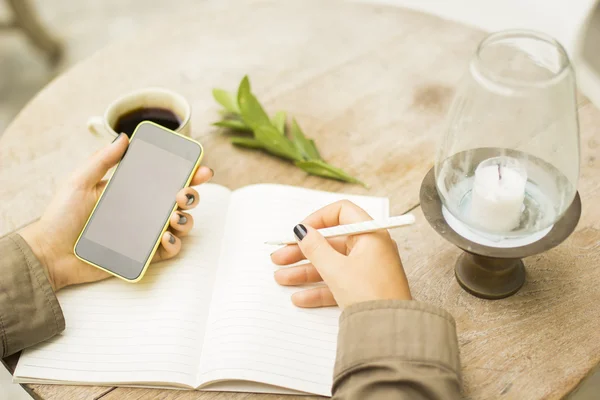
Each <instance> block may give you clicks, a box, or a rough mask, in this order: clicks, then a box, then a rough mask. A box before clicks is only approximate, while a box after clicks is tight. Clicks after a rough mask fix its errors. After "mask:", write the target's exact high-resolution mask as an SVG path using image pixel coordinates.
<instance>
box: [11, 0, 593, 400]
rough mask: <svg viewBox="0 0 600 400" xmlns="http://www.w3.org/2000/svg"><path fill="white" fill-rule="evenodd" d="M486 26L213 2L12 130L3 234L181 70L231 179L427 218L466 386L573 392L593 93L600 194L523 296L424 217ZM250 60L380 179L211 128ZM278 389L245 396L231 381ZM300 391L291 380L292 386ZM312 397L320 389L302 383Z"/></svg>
mask: <svg viewBox="0 0 600 400" xmlns="http://www.w3.org/2000/svg"><path fill="white" fill-rule="evenodd" d="M483 36H484V34H483V33H482V32H479V31H476V30H473V29H471V28H468V27H465V26H462V25H459V24H456V23H453V22H448V21H443V20H441V19H438V18H436V17H432V16H428V15H424V14H420V13H416V12H412V11H407V10H403V9H398V8H391V7H386V6H377V5H367V4H354V3H348V2H344V3H341V2H336V1H318V0H317V1H304V0H303V1H296V2H290V1H252V2H242V1H238V2H233V3H231V2H199V3H198V4H197V6H196V7H195V8H194V9H192V10H179V11H173V13H172V14H169V15H166V16H165V19H164V23H163V25H161V26H152V27H149V29H148V30H147V32H146V33H145V34H143V35H140V36H138V37H135V38H132V39H129V40H124V41H122V42H119V43H116V44H114V45H113V46H111V47H109V48H107V49H105V50H103V51H101V52H99V53H97V54H96V55H94V56H93V57H91V58H90V59H88V60H86V61H84V62H82V63H80V64H79V65H77V66H75V67H74V68H73V69H71V70H69V71H67V72H66V73H65V74H64V75H62V76H61V77H59V78H58V79H56V80H55V81H54V82H52V83H51V84H49V85H48V86H47V87H46V88H45V89H44V90H42V91H41V92H40V93H39V95H38V96H37V97H36V98H35V99H33V100H32V101H31V102H30V103H29V104H28V105H27V107H25V109H24V110H23V111H22V112H21V113H20V114H19V115H18V116H17V118H16V119H15V120H14V122H13V123H12V124H11V125H10V127H9V128H8V129H7V131H6V132H5V133H4V135H3V136H2V137H1V140H0V182H1V184H0V235H1V234H6V233H9V232H11V231H13V230H15V229H18V228H19V227H21V226H23V225H26V224H28V223H30V222H31V221H33V220H35V219H36V218H38V217H39V216H40V215H41V213H42V211H43V209H44V207H45V206H46V204H47V203H48V201H49V199H50V198H51V196H52V194H53V192H54V191H55V189H56V187H57V184H58V183H59V182H60V181H61V180H62V179H63V178H64V177H65V175H66V174H68V173H69V172H70V171H71V170H72V169H73V168H74V167H76V166H77V165H78V164H80V163H81V162H82V161H83V160H84V159H85V158H86V157H87V156H88V155H89V154H90V153H91V152H93V151H94V150H95V149H97V148H99V147H101V146H102V145H104V144H106V143H107V142H108V141H109V139H107V138H105V139H98V138H96V137H94V136H92V135H91V134H89V133H88V132H87V130H86V121H87V119H88V117H89V116H92V115H99V114H101V113H102V112H103V111H104V109H105V107H106V106H107V105H108V104H109V102H110V101H111V100H113V99H114V98H116V97H117V96H119V95H120V94H122V93H124V92H127V91H130V90H133V89H136V88H141V87H144V86H150V85H152V86H165V87H168V88H171V89H174V90H176V91H178V92H181V93H182V94H183V95H185V96H186V97H187V98H188V99H189V100H190V102H191V103H192V108H193V118H192V131H193V137H194V138H196V139H198V140H200V141H201V142H202V143H203V144H204V146H205V149H206V157H205V164H207V165H209V166H211V167H212V168H214V170H215V172H216V175H215V179H214V180H215V182H217V183H220V184H224V185H226V186H229V187H231V188H237V187H240V186H243V185H247V184H251V183H257V182H278V183H285V184H290V185H300V186H305V187H311V188H316V189H322V190H331V191H344V192H348V193H361V194H368V195H381V196H388V197H389V198H390V200H391V205H392V210H391V211H392V213H393V214H401V213H404V212H406V211H408V210H413V212H414V213H415V215H416V216H417V223H416V224H415V225H414V226H412V227H410V228H408V229H402V230H397V231H394V237H395V239H396V240H397V242H398V244H399V246H400V250H401V253H402V257H403V260H404V264H405V268H406V271H407V274H408V277H409V280H410V283H411V287H412V290H413V294H414V296H415V298H417V299H419V300H422V301H427V302H431V303H433V304H436V305H438V306H441V307H444V308H446V309H447V310H448V311H450V312H451V313H452V314H453V315H454V317H455V318H456V322H457V327H458V334H459V341H460V346H461V357H462V364H463V374H464V391H465V394H466V395H467V396H468V397H470V398H474V399H492V398H499V397H502V398H514V399H525V398H527V399H538V398H544V399H558V398H561V397H562V396H563V395H565V394H566V393H568V392H569V391H570V390H571V389H572V388H573V387H575V386H576V385H577V383H578V382H579V381H580V380H581V379H582V378H583V377H584V376H585V375H586V374H588V373H589V371H590V370H591V369H592V368H593V367H594V366H596V365H597V364H598V362H599V361H600V340H599V336H598V335H599V333H598V332H600V311H599V307H598V304H600V290H599V289H598V287H599V286H600V268H598V262H599V261H600V205H599V204H598V202H597V201H594V199H596V198H597V197H598V196H599V195H600V191H599V182H600V178H598V175H597V171H598V162H599V161H598V160H597V159H596V156H597V154H598V148H599V144H600V134H599V132H598V130H599V129H600V128H599V127H600V113H599V112H598V111H597V110H596V109H595V108H594V107H593V106H592V105H591V104H590V103H589V102H588V101H587V100H586V99H585V98H582V97H581V98H579V112H580V119H581V121H580V122H581V139H582V140H581V144H582V170H581V181H580V184H579V191H580V193H581V196H582V199H583V204H584V209H583V215H582V217H581V222H580V223H579V227H578V229H577V230H576V232H575V233H574V234H573V235H572V236H571V237H570V238H569V239H568V240H567V241H566V242H565V243H563V244H562V245H561V246H559V247H558V248H556V249H553V250H552V251H549V252H547V253H545V254H542V255H539V256H536V257H532V258H530V259H527V260H526V265H527V274H528V276H527V282H526V283H525V286H524V287H523V288H522V289H521V291H520V292H519V293H517V294H516V295H515V296H513V297H510V298H508V299H505V300H500V301H486V300H481V299H478V298H475V297H473V296H470V295H468V294H467V293H465V292H464V291H463V290H461V289H460V288H459V286H458V284H457V283H456V281H455V279H454V269H453V267H454V261H455V259H456V256H457V254H458V252H459V250H458V249H457V248H455V247H454V246H452V245H451V244H449V243H447V242H445V241H444V240H443V239H442V238H440V237H439V236H438V235H437V234H436V233H435V232H434V231H433V230H432V229H431V228H430V227H429V225H428V224H427V222H426V221H425V220H424V218H423V215H422V213H421V211H420V208H419V202H418V196H419V186H420V184H421V180H422V179H423V177H424V176H425V173H426V172H427V170H428V169H429V168H430V167H431V165H432V162H433V159H434V154H435V150H436V147H437V139H438V138H439V137H440V135H441V132H442V130H443V121H444V115H445V113H446V111H447V107H448V104H449V102H450V100H451V98H452V94H453V90H454V88H455V87H456V85H457V82H458V80H459V78H460V77H461V75H462V74H463V72H464V71H465V67H466V63H467V62H468V60H469V57H470V56H471V54H472V52H473V51H474V48H475V46H476V44H477V43H478V41H479V40H481V38H482V37H483ZM244 74H249V75H250V77H251V78H252V83H253V87H254V89H255V91H256V93H257V94H258V97H259V99H261V100H262V101H263V103H264V104H265V106H266V107H267V109H268V110H269V111H270V112H274V111H276V110H280V109H282V110H287V111H289V112H290V113H291V114H293V115H295V116H296V118H298V120H299V121H300V122H301V124H302V126H303V128H304V130H305V131H306V132H307V133H308V134H309V136H311V137H313V138H314V139H316V142H317V144H318V146H319V149H320V150H321V152H322V154H323V156H324V157H325V159H327V160H328V161H330V162H331V163H333V164H335V165H338V166H341V167H343V168H345V169H347V170H348V171H349V172H350V173H351V174H354V175H356V176H358V177H359V178H360V179H362V180H363V181H365V182H367V183H369V184H370V185H371V189H369V190H367V189H364V188H362V187H360V186H357V185H348V184H342V183H337V182H333V181H329V180H325V179H320V178H316V177H307V176H306V174H305V173H304V172H302V171H300V170H298V169H297V168H295V167H293V166H291V165H289V164H286V163H284V162H282V161H280V160H278V159H274V158H272V157H270V156H267V155H264V154H260V153H257V152H253V151H247V150H243V149H238V148H233V147H232V146H231V145H230V144H229V143H228V140H227V138H226V137H224V135H223V134H222V133H220V132H219V131H218V130H216V129H214V128H212V127H211V125H210V123H211V122H213V121H215V120H217V118H218V114H217V110H218V107H217V106H216V105H215V103H214V101H213V100H212V98H211V89H212V88H214V87H222V88H231V89H234V88H235V87H236V85H237V83H238V82H239V80H240V78H241V77H242V76H243V75H244ZM30 389H32V390H33V391H34V393H36V394H37V395H38V396H39V397H40V398H43V399H67V398H90V399H91V398H98V397H101V398H102V399H103V400H113V399H128V398H136V399H142V398H144V399H145V398H159V397H160V398H169V399H196V398H202V399H208V398H217V397H218V398H222V397H219V396H218V395H216V394H214V393H203V392H179V391H177V392H176V391H171V392H168V393H167V392H160V391H158V390H150V389H132V388H117V389H112V388H107V387H75V386H50V385H30ZM242 397H243V398H252V399H255V398H274V397H278V396H268V395H251V396H248V397H246V395H239V396H238V395H234V394H228V395H227V397H226V398H242ZM282 398H285V399H288V398H290V397H283V396H282ZM299 398H302V399H305V398H306V397H299Z"/></svg>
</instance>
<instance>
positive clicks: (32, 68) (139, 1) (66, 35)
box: [0, 0, 597, 134]
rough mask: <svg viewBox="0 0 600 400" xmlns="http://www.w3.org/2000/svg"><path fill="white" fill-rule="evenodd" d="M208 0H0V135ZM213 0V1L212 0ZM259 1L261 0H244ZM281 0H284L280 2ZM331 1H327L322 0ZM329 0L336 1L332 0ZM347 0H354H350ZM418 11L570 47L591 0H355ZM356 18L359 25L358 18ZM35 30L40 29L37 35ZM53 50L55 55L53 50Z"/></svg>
mask: <svg viewBox="0 0 600 400" xmlns="http://www.w3.org/2000/svg"><path fill="white" fill-rule="evenodd" d="M200 1H211V0H177V1H165V0H155V1H148V0H102V1H96V0H77V1H73V0H0V21H2V22H0V24H1V25H0V26H1V27H2V28H3V29H0V76H1V79H0V134H2V132H3V131H4V130H5V129H6V127H7V125H8V124H9V123H10V121H11V120H12V118H13V117H14V116H15V115H16V114H17V113H18V112H19V110H20V109H21V108H22V107H23V106H24V105H25V104H26V103H27V102H28V101H29V100H30V99H31V98H32V97H33V96H35V94H36V93H37V92H38V91H39V90H41V89H42V88H43V87H44V86H45V85H46V84H47V83H48V82H50V81H51V80H52V79H53V78H54V77H55V76H57V75H58V74H60V73H61V72H62V71H64V70H65V69H67V68H69V67H70V66H72V65H73V64H75V63H77V62H78V61H80V60H82V59H84V58H86V57H88V56H89V55H91V54H92V53H94V52H96V51H97V50H99V49H101V48H102V47H104V46H106V45H108V44H109V43H111V42H113V41H116V40H119V39H122V38H123V37H126V36H130V35H135V34H137V33H139V32H140V31H142V30H143V29H150V28H151V27H152V25H153V23H155V22H157V21H159V20H161V19H164V18H168V15H169V13H174V12H176V11H177V9H186V8H190V7H194V5H195V4H197V3H198V2H200ZM213 1H214V0H213ZM246 1H255V2H257V3H258V2H260V1H261V0H246ZM281 1H286V0H281ZM324 1H328V0H324ZM329 1H333V0H329ZM347 1H351V0H347ZM355 1H363V2H371V3H381V4H388V5H393V6H399V7H407V8H412V9H417V10H421V11H424V12H428V13H431V14H436V15H439V16H441V17H443V18H447V19H452V20H457V21H460V22H463V23H465V24H469V25H473V26H476V27H479V28H481V29H483V30H487V31H495V30H501V29H508V28H529V29H536V30H540V31H542V32H545V33H548V34H550V35H552V36H554V37H556V38H557V39H558V40H559V41H561V42H562V43H563V45H564V46H565V47H566V48H567V50H568V51H569V52H570V53H572V52H573V50H574V48H575V47H576V43H577V36H578V33H579V27H580V26H581V25H582V23H583V21H584V20H585V19H586V16H587V15H589V12H590V9H591V8H592V7H593V6H594V4H595V3H596V2H597V1H596V0H578V1H568V0H355ZM15 11H17V13H18V14H20V18H18V19H19V20H21V21H23V20H24V21H25V22H24V25H25V26H26V29H30V30H32V31H33V32H34V35H35V34H38V35H46V34H48V35H51V36H53V37H55V38H56V40H57V43H60V45H61V46H62V52H61V53H60V54H58V53H56V52H54V53H53V52H52V51H48V50H46V52H44V51H42V50H41V49H39V48H36V47H35V46H34V45H33V43H32V41H31V40H28V38H27V35H26V34H25V33H24V30H23V29H6V28H7V26H8V25H9V24H10V23H11V21H13V20H14V17H15ZM357 23H360V22H358V21H357ZM36 32H37V33H36ZM50 53H52V54H50Z"/></svg>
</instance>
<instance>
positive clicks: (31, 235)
mask: <svg viewBox="0 0 600 400" xmlns="http://www.w3.org/2000/svg"><path fill="white" fill-rule="evenodd" d="M18 233H19V235H21V237H22V238H23V240H25V242H27V244H28V245H29V248H30V249H31V251H32V252H33V254H34V255H35V257H36V258H37V259H38V261H39V262H40V264H41V265H42V267H43V268H44V270H45V272H46V277H47V278H48V281H49V282H50V285H51V286H52V289H53V290H54V291H55V292H56V291H57V290H58V289H60V287H57V285H56V279H55V273H54V265H55V263H54V260H53V257H52V253H51V252H50V251H49V246H48V245H46V243H45V241H44V235H43V234H42V232H41V229H40V226H39V222H34V223H32V224H30V225H27V226H26V227H24V228H22V229H21V230H20V231H19V232H18Z"/></svg>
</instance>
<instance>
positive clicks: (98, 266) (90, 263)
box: [73, 121, 204, 283]
mask: <svg viewBox="0 0 600 400" xmlns="http://www.w3.org/2000/svg"><path fill="white" fill-rule="evenodd" d="M143 124H151V125H155V126H157V127H159V128H160V129H163V130H166V131H169V132H171V133H172V134H174V135H177V136H180V137H182V138H184V139H185V140H189V141H190V142H193V143H196V144H197V145H198V146H200V157H198V160H197V161H196V164H195V165H194V168H193V169H192V173H191V174H190V176H188V179H187V180H186V182H185V185H183V187H184V188H185V187H188V186H189V185H190V182H191V181H192V178H193V177H194V175H195V174H196V171H197V170H198V167H199V166H200V162H202V158H203V157H204V147H202V144H200V142H198V141H196V140H194V139H191V138H189V137H187V136H184V135H182V134H181V133H177V132H175V131H172V130H170V129H167V128H165V127H164V126H161V125H158V124H155V123H154V122H151V121H144V122H142V123H140V124H139V125H138V126H137V127H136V128H135V130H134V131H133V134H132V135H131V139H129V141H130V142H131V140H132V139H133V138H134V136H135V134H136V133H137V131H138V129H139V128H140V126H141V125H143ZM119 164H120V162H119ZM119 164H117V167H118V166H119ZM113 176H114V172H113V174H112V175H111V177H110V178H109V179H108V183H107V184H106V186H105V187H104V190H102V194H101V195H100V197H99V198H98V201H97V202H96V204H95V205H94V208H93V209H92V212H91V213H90V216H89V217H88V219H87V221H86V222H85V225H84V226H83V229H82V230H81V232H80V233H79V236H78V237H77V240H76V241H75V245H74V246H73V254H75V257H77V258H78V259H80V260H81V261H83V262H84V263H86V264H89V265H91V266H94V267H96V268H100V269H101V270H103V271H106V272H108V273H109V274H111V275H113V276H116V277H117V278H119V279H122V280H124V281H125V282H129V283H135V282H139V281H140V280H141V279H142V278H143V277H144V274H145V273H146V270H147V269H148V266H149V265H150V263H151V262H152V258H154V253H156V250H158V246H160V241H161V239H162V236H163V235H164V233H165V232H166V231H167V228H168V227H169V218H167V221H166V222H165V226H163V228H162V231H161V233H160V235H159V236H158V240H157V241H156V243H155V244H154V247H153V248H152V252H151V253H150V257H148V260H146V263H145V264H144V268H142V272H141V273H140V275H139V276H138V277H137V278H135V279H127V278H125V277H123V276H121V275H118V274H115V273H114V272H112V271H109V270H108V269H106V268H103V267H101V266H100V265H98V264H95V263H93V262H91V261H89V260H86V259H84V258H82V257H80V256H79V255H78V254H77V250H76V249H77V243H79V239H81V236H82V235H83V232H85V228H87V226H88V224H89V223H90V219H91V218H92V215H94V211H96V207H98V204H100V200H102V196H104V192H105V191H106V189H108V187H109V186H110V181H111V180H112V178H113ZM176 209H177V203H175V205H174V206H173V209H172V210H171V212H170V213H169V215H171V214H173V211H175V210H176Z"/></svg>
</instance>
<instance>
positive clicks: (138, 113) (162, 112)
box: [114, 107, 181, 137]
mask: <svg viewBox="0 0 600 400" xmlns="http://www.w3.org/2000/svg"><path fill="white" fill-rule="evenodd" d="M144 121H151V122H154V123H155V124H158V125H160V126H164V127H165V128H167V129H171V130H172V131H174V130H177V128H179V126H180V125H181V119H180V118H179V117H178V116H177V114H175V113H174V112H173V111H171V110H167V109H166V108H158V107H142V108H137V109H135V110H132V111H129V112H128V113H126V114H123V115H121V116H120V117H119V118H118V119H117V123H116V124H115V127H114V130H115V132H117V133H121V132H123V133H125V134H126V135H127V136H129V137H131V135H132V134H133V131H135V128H137V126H138V125H139V124H141V123H142V122H144Z"/></svg>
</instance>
